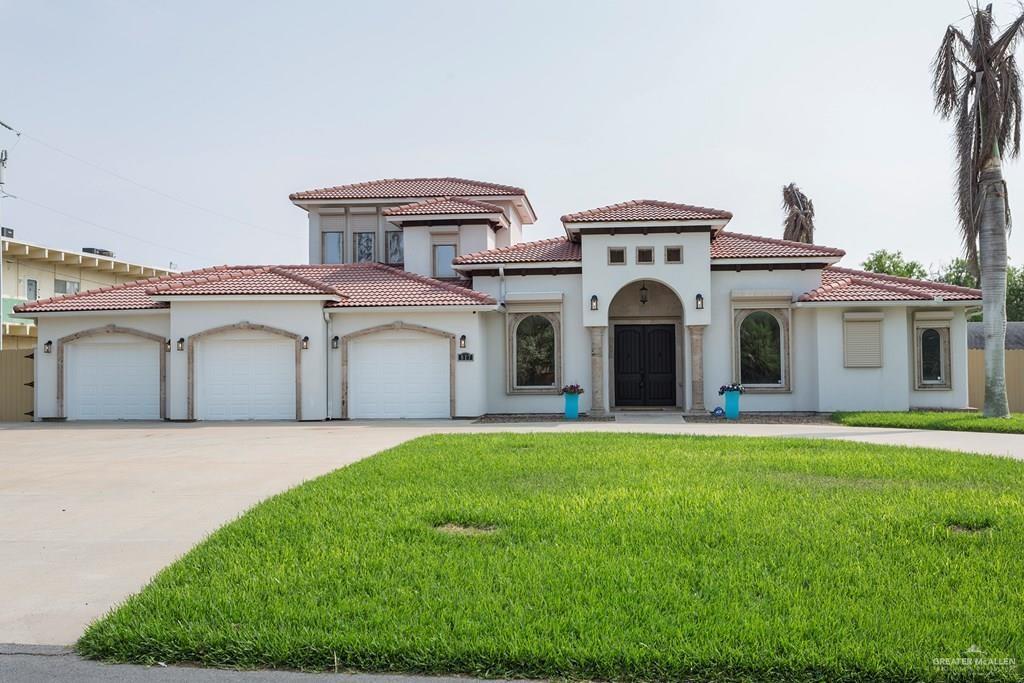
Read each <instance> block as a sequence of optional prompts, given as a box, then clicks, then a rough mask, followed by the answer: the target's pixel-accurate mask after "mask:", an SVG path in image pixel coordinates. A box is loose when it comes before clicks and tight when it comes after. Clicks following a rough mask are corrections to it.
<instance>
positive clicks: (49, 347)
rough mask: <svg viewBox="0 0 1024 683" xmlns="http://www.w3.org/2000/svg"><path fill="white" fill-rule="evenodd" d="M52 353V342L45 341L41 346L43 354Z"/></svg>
mask: <svg viewBox="0 0 1024 683" xmlns="http://www.w3.org/2000/svg"><path fill="white" fill-rule="evenodd" d="M52 351H53V342H52V341H47V342H46V343H45V344H43V353H50V352H52Z"/></svg>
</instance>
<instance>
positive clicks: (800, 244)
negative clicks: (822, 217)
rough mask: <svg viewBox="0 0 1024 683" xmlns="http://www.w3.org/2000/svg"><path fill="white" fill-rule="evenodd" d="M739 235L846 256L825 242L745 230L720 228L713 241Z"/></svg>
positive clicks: (749, 238)
mask: <svg viewBox="0 0 1024 683" xmlns="http://www.w3.org/2000/svg"><path fill="white" fill-rule="evenodd" d="M722 236H725V237H737V238H739V239H747V240H754V241H755V242H764V243H767V244H777V245H779V246H785V247H802V248H804V249H821V250H822V251H831V252H833V253H834V254H835V255H836V256H846V251H844V250H843V249H839V248H838V247H827V246H825V245H824V244H808V243H807V242H797V241H795V240H784V239H780V238H778V237H766V236H765V235H750V234H747V233H745V232H735V231H733V230H725V229H722V230H719V231H718V232H717V233H715V234H714V235H712V237H711V241H714V240H716V239H718V238H719V237H722Z"/></svg>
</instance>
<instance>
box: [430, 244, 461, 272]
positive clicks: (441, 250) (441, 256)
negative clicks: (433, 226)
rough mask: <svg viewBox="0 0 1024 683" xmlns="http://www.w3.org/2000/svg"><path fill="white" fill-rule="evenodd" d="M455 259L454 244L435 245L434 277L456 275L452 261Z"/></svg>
mask: <svg viewBox="0 0 1024 683" xmlns="http://www.w3.org/2000/svg"><path fill="white" fill-rule="evenodd" d="M454 260H455V245H454V244H435V245H434V277H455V275H456V273H455V269H454V268H452V261H454Z"/></svg>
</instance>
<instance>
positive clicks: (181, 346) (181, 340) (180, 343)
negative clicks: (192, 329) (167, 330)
mask: <svg viewBox="0 0 1024 683" xmlns="http://www.w3.org/2000/svg"><path fill="white" fill-rule="evenodd" d="M178 350H179V351H184V350H185V338H184V337H178Z"/></svg>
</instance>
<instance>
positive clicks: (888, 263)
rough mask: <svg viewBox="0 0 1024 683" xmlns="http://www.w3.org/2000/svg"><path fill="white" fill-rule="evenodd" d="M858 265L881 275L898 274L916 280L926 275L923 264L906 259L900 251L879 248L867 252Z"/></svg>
mask: <svg viewBox="0 0 1024 683" xmlns="http://www.w3.org/2000/svg"><path fill="white" fill-rule="evenodd" d="M860 265H861V267H862V268H863V269H864V270H869V271H871V272H872V273H882V274H883V275H898V276H899V277H912V278H916V279H918V280H921V279H924V278H926V277H928V271H927V270H925V269H924V266H922V265H921V264H920V263H918V262H917V261H908V260H907V259H905V258H903V252H902V251H886V250H885V249H879V250H878V251H873V252H871V253H870V254H868V257H867V259H865V260H864V262H863V263H861V264H860Z"/></svg>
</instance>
